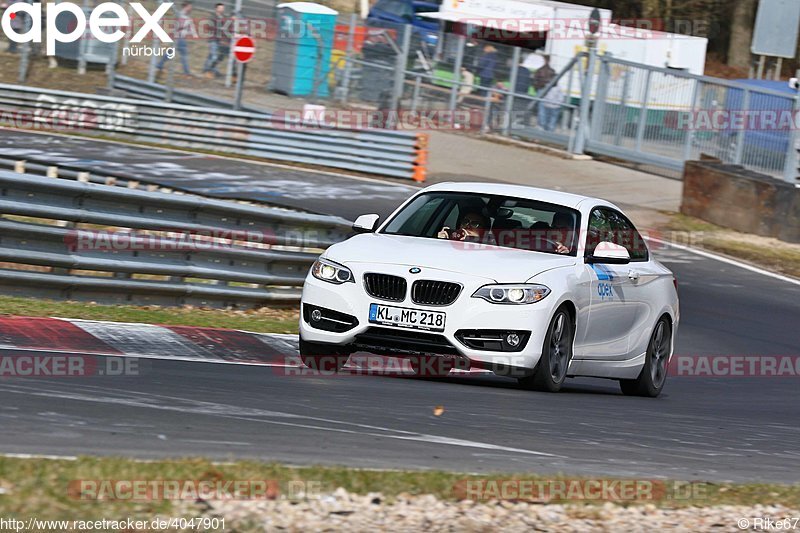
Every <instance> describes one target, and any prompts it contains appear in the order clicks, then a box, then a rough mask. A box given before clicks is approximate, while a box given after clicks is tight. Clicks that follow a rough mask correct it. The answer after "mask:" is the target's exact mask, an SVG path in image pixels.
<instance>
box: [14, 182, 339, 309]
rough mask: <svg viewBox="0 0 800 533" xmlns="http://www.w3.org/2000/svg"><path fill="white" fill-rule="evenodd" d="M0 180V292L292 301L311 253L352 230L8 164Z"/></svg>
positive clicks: (172, 301)
mask: <svg viewBox="0 0 800 533" xmlns="http://www.w3.org/2000/svg"><path fill="white" fill-rule="evenodd" d="M0 190H1V191H2V196H0V214H2V215H4V216H2V217H0V262H2V263H4V267H3V268H0V292H3V293H5V294H11V295H19V296H31V295H34V296H41V297H48V298H57V299H60V298H64V299H76V300H92V301H98V302H105V303H136V304H157V305H182V304H192V305H203V306H233V305H236V306H240V307H250V306H256V305H260V304H264V303H267V302H270V301H295V300H297V299H299V296H300V287H301V286H302V284H303V280H304V278H305V275H306V273H307V272H308V268H309V266H310V265H311V263H312V262H313V261H314V258H315V257H316V256H317V255H319V253H320V252H321V251H322V250H323V249H324V248H327V247H328V246H330V245H331V244H333V243H335V242H338V241H340V240H342V239H344V238H346V237H347V235H349V234H350V231H351V228H350V223H349V222H347V221H346V220H344V219H341V218H337V217H330V216H320V215H310V214H304V213H296V212H291V211H284V210H281V209H274V208H264V207H253V206H248V205H241V204H237V203H233V202H226V201H222V200H211V199H206V198H200V197H192V196H182V195H174V194H164V193H157V192H146V191H137V190H131V189H126V188H122V187H114V186H107V185H99V184H94V183H83V182H77V181H68V180H61V179H54V178H46V177H40V176H30V175H25V174H16V173H13V172H7V171H0ZM7 215H16V216H21V217H34V218H37V219H44V220H50V221H53V224H40V223H31V222H27V221H24V219H23V220H14V218H13V217H11V218H9V217H8V216H7ZM56 221H60V222H56ZM64 222H66V225H65V224H64ZM76 223H87V224H91V225H92V227H95V228H97V227H101V228H102V227H106V228H108V231H101V230H84V229H80V230H79V229H75V224H76ZM120 228H124V229H123V232H124V233H121V232H120V231H119V230H120ZM126 230H127V231H126ZM10 264H13V268H12V265H10ZM42 267H44V268H42Z"/></svg>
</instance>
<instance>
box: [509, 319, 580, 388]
mask: <svg viewBox="0 0 800 533" xmlns="http://www.w3.org/2000/svg"><path fill="white" fill-rule="evenodd" d="M574 332H575V325H574V324H573V323H572V318H571V317H570V315H569V312H568V311H567V309H566V308H565V307H559V308H558V310H557V311H556V313H555V315H553V319H552V320H551V321H550V325H549V326H548V328H547V334H546V335H545V338H544V344H543V346H542V357H541V359H539V365H538V366H537V367H536V371H535V372H534V373H533V375H531V376H526V377H523V378H519V383H520V385H522V386H523V387H524V388H526V389H531V390H539V391H546V392H558V391H559V390H560V389H561V385H563V384H564V380H566V379H567V370H568V369H569V363H570V361H571V360H572V337H573V334H574Z"/></svg>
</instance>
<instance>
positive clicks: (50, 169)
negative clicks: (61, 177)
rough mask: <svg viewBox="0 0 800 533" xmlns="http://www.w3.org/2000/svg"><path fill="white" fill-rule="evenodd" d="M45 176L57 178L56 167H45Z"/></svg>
mask: <svg viewBox="0 0 800 533" xmlns="http://www.w3.org/2000/svg"><path fill="white" fill-rule="evenodd" d="M46 175H47V177H48V178H57V177H58V167H47V174H46Z"/></svg>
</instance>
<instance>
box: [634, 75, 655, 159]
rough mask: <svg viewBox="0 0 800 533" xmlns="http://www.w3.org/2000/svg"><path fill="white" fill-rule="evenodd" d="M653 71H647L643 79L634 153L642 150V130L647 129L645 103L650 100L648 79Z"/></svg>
mask: <svg viewBox="0 0 800 533" xmlns="http://www.w3.org/2000/svg"><path fill="white" fill-rule="evenodd" d="M652 75H653V71H652V70H648V71H647V75H646V76H645V78H644V96H643V97H642V107H641V108H640V110H639V122H638V124H637V125H636V151H637V152H640V151H641V150H642V141H643V140H644V130H645V128H646V127H647V101H648V100H649V99H650V79H651V78H652Z"/></svg>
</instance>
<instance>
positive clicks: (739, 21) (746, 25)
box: [728, 0, 757, 68]
mask: <svg viewBox="0 0 800 533" xmlns="http://www.w3.org/2000/svg"><path fill="white" fill-rule="evenodd" d="M731 3H732V4H733V14H732V16H731V26H730V28H731V39H730V43H729V45H728V65H730V66H732V67H740V68H747V67H748V66H750V41H752V40H753V23H754V21H755V12H756V4H757V0H734V1H732V2H731Z"/></svg>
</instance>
